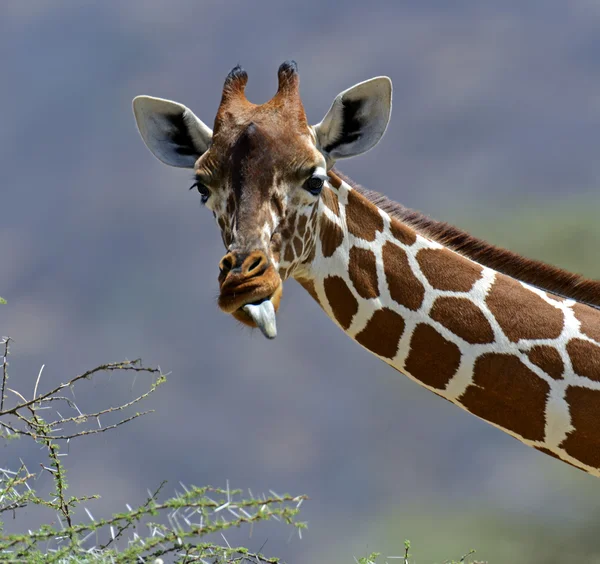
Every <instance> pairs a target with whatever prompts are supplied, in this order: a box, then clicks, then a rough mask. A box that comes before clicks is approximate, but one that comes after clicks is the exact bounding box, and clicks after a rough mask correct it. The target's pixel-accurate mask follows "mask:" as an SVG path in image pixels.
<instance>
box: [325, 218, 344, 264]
mask: <svg viewBox="0 0 600 564" xmlns="http://www.w3.org/2000/svg"><path fill="white" fill-rule="evenodd" d="M319 238H320V239H321V249H322V250H323V256H324V257H327V258H328V257H330V256H331V255H333V253H335V250H336V249H337V248H338V247H339V246H340V245H341V244H342V241H343V240H344V232H343V231H342V228H341V227H340V226H339V225H336V224H335V223H333V221H331V220H330V219H328V218H327V217H326V216H325V215H322V216H321V226H320V229H319Z"/></svg>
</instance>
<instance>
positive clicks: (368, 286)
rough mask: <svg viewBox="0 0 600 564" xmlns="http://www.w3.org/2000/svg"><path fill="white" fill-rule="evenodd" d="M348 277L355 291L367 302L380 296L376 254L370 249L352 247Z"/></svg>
mask: <svg viewBox="0 0 600 564" xmlns="http://www.w3.org/2000/svg"><path fill="white" fill-rule="evenodd" d="M348 275H349V276H350V280H351V281H352V284H354V289H355V290H356V292H357V293H358V295H359V296H360V297H361V298H364V299H365V300H368V299H371V298H376V297H377V296H379V289H378V285H377V265H376V259H375V253H373V252H372V251H369V250H368V249H359V248H358V247H352V248H351V249H350V260H349V263H348Z"/></svg>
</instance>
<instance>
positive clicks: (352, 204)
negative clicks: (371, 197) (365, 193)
mask: <svg viewBox="0 0 600 564" xmlns="http://www.w3.org/2000/svg"><path fill="white" fill-rule="evenodd" d="M346 223H347V224H348V231H350V233H352V235H354V236H355V237H360V238H361V239H364V240H365V241H369V242H370V241H375V236H376V235H377V232H379V231H382V230H383V218H382V217H381V215H380V213H379V208H377V207H376V206H375V205H373V204H372V203H371V202H369V201H368V200H367V199H366V198H363V197H362V196H360V195H359V194H358V193H357V192H356V190H351V191H350V192H348V205H347V206H346Z"/></svg>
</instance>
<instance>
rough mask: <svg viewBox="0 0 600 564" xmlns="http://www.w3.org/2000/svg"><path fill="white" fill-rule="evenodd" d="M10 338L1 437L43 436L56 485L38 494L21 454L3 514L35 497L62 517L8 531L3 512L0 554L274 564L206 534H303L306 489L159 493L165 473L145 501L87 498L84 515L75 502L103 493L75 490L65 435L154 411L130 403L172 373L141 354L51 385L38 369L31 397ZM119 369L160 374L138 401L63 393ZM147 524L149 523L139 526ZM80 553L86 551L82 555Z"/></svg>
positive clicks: (1, 500)
mask: <svg viewBox="0 0 600 564" xmlns="http://www.w3.org/2000/svg"><path fill="white" fill-rule="evenodd" d="M10 343H11V340H10V339H8V338H3V339H2V340H0V346H2V349H0V350H1V351H2V352H3V362H2V372H1V381H0V394H1V401H0V437H1V438H4V439H6V440H9V439H14V438H21V439H25V440H33V441H35V442H36V443H37V444H38V445H40V446H41V447H42V449H43V451H45V456H46V458H47V462H46V463H43V462H42V463H41V464H40V466H41V472H42V473H44V472H46V473H48V474H50V475H51V477H52V482H53V484H54V491H52V492H51V494H50V496H49V498H48V499H46V498H43V497H40V496H38V494H37V493H36V492H35V489H34V488H33V486H32V480H34V479H35V478H36V476H37V475H36V474H34V473H32V472H30V471H29V470H28V469H27V467H26V466H25V464H21V466H20V468H19V469H18V470H17V471H12V470H10V469H8V468H0V515H2V514H5V513H7V512H12V513H13V515H14V514H15V513H16V512H18V511H20V510H21V509H23V508H26V507H28V506H41V507H46V508H49V509H51V510H53V511H54V512H55V513H56V517H57V521H55V524H48V525H43V526H42V527H40V528H39V529H37V530H29V531H27V533H21V534H10V535H3V534H2V523H1V522H0V560H2V561H5V559H6V558H8V559H9V560H8V561H11V562H37V561H42V560H43V561H44V562H63V561H66V560H69V561H81V562H82V561H86V562H87V561H88V560H89V558H90V557H91V558H92V559H93V560H96V561H101V562H134V561H140V562H159V561H160V557H161V556H163V555H167V554H168V555H171V557H172V558H175V559H176V561H178V562H179V561H181V562H205V563H211V564H216V563H217V562H218V563H223V564H225V563H226V564H231V563H240V564H241V563H243V562H252V563H253V564H271V563H275V562H278V560H277V559H272V558H267V557H265V556H263V555H261V554H259V552H251V551H249V550H247V549H246V548H243V547H237V548H236V547H231V546H230V545H229V543H228V542H227V540H226V539H225V537H223V539H224V540H225V543H226V545H225V546H221V545H220V544H215V543H213V542H208V540H207V538H206V537H207V536H208V537H210V538H212V537H214V535H215V534H216V533H220V534H223V532H225V531H226V530H228V529H231V528H234V527H241V526H244V525H249V526H250V527H252V526H254V524H256V523H258V522H261V521H265V520H271V519H272V520H277V521H282V522H284V523H287V524H289V525H292V526H293V527H295V528H296V529H297V530H298V534H299V535H300V536H301V531H302V529H303V528H304V526H305V525H304V524H303V523H298V522H296V520H295V517H296V515H297V513H298V511H299V508H300V505H301V503H302V501H303V500H304V499H305V497H304V496H290V495H287V494H286V495H278V494H275V493H274V492H271V494H270V495H268V496H262V497H256V496H252V495H250V496H248V497H247V498H242V497H241V492H240V491H234V490H230V489H229V486H227V488H226V489H220V488H212V487H204V488H197V487H185V486H183V484H182V487H183V489H184V491H183V492H182V493H178V494H176V495H175V496H174V497H171V498H169V499H166V500H163V501H159V500H158V496H159V494H160V493H161V490H162V489H163V486H164V483H163V484H161V485H160V486H159V487H158V488H157V489H156V491H154V492H153V493H150V494H149V497H148V499H147V501H146V502H145V503H144V504H143V505H141V506H139V507H137V508H131V507H129V506H127V511H126V512H124V513H118V514H114V515H113V516H112V517H110V518H106V519H94V517H93V516H92V514H91V512H90V511H89V509H88V508H87V507H83V509H85V512H86V513H87V515H88V517H89V521H87V520H86V521H85V522H81V520H80V519H79V520H78V519H77V518H76V513H75V510H76V509H77V508H78V507H79V508H81V507H82V504H83V503H84V502H87V501H90V500H92V499H95V498H96V497H97V496H81V497H76V496H71V497H69V496H68V494H67V489H68V486H67V481H66V475H67V471H66V468H65V465H64V464H63V460H64V457H65V456H67V454H66V453H61V452H60V450H61V449H60V444H61V442H62V443H66V444H67V445H68V444H69V442H70V440H71V439H73V438H75V437H85V436H88V435H91V434H96V433H103V432H105V431H108V430H111V429H116V428H117V427H120V426H122V425H124V424H125V423H127V422H129V421H132V420H133V419H136V418H138V417H141V416H142V415H145V414H147V413H150V411H144V412H141V413H133V414H127V410H129V409H131V408H132V407H134V406H136V405H137V404H138V403H140V402H141V401H142V400H145V399H147V398H148V396H149V395H151V394H152V393H154V391H155V390H156V389H157V388H158V386H159V385H160V384H162V383H163V382H164V381H165V376H164V374H163V373H162V372H161V371H160V369H158V368H148V367H146V366H144V365H143V364H142V363H141V361H140V360H135V361H124V362H117V363H108V364H103V365H100V366H98V367H96V368H94V369H92V370H88V371H86V372H84V373H82V374H80V375H78V376H75V377H74V378H71V379H70V380H68V381H67V382H65V383H63V384H60V385H59V386H56V387H54V388H53V389H51V390H50V391H47V392H43V393H38V389H39V388H40V385H41V379H42V378H41V377H42V370H40V372H39V374H38V377H37V380H36V383H35V388H34V392H33V397H32V398H31V399H26V397H25V396H24V395H23V394H21V393H20V392H19V391H17V390H13V389H11V388H9V387H8V386H7V382H8V361H7V357H8V355H9V353H10V347H9V345H10ZM42 369H43V367H42ZM114 372H117V373H135V374H137V373H147V374H150V375H151V376H152V377H153V381H152V383H151V384H149V386H148V389H147V390H146V391H145V392H144V393H142V394H140V395H138V396H137V397H135V398H134V399H132V400H130V401H127V402H124V403H122V404H120V405H117V406H113V407H107V408H102V409H96V410H94V411H89V412H84V411H82V410H80V409H79V407H78V406H77V404H76V402H75V400H74V399H71V398H68V397H67V396H66V395H65V394H64V391H65V390H67V389H69V390H71V391H73V386H74V385H75V384H78V383H80V382H81V381H82V380H90V379H91V378H92V377H98V376H99V375H101V374H102V373H114ZM8 392H10V393H11V395H10V396H9V395H7V393H8ZM61 394H62V395H61ZM15 398H16V399H15ZM9 399H10V401H9ZM69 412H74V413H69ZM42 414H45V415H44V416H43V415H42ZM63 414H64V415H63ZM111 414H120V415H119V416H120V419H118V420H117V421H116V422H111V423H104V422H103V421H101V419H100V418H101V417H102V418H103V419H105V418H107V417H108V418H110V417H111ZM46 419H47V420H46ZM82 426H83V427H84V428H83V429H82V428H81V427H82ZM75 427H77V429H75ZM56 523H57V524H56ZM141 530H143V531H145V533H142V534H140V531H141ZM79 557H81V558H82V559H81V560H79ZM73 558H75V560H73ZM3 559H4V560H3Z"/></svg>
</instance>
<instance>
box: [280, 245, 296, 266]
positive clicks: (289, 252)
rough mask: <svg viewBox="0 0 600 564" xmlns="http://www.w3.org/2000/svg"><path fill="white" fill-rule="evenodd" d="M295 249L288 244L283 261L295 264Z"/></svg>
mask: <svg viewBox="0 0 600 564" xmlns="http://www.w3.org/2000/svg"><path fill="white" fill-rule="evenodd" d="M294 258H295V257H294V249H293V247H292V244H291V243H288V244H287V245H286V246H285V251H284V252H283V260H284V261H286V262H294Z"/></svg>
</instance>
